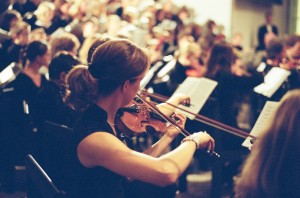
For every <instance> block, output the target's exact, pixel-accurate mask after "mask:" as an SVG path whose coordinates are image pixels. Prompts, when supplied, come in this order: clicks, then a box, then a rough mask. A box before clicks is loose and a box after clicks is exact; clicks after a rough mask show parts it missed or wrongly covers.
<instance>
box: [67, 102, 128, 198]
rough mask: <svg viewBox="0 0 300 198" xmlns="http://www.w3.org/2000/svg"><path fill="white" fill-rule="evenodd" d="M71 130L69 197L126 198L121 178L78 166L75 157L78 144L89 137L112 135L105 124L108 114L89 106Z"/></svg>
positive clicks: (106, 170) (108, 171)
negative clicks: (72, 137) (95, 133)
mask: <svg viewBox="0 0 300 198" xmlns="http://www.w3.org/2000/svg"><path fill="white" fill-rule="evenodd" d="M74 129H75V133H74V140H73V146H72V151H71V152H72V153H71V154H72V156H71V157H72V163H71V166H72V172H73V175H72V176H73V177H74V178H73V177H72V178H71V181H70V183H71V186H70V188H69V189H70V190H68V192H69V194H70V197H74V198H76V197H89V198H93V197H99V198H122V197H125V192H124V182H126V179H125V178H124V177H122V176H120V175H118V174H116V173H114V172H112V171H110V170H108V169H106V168H104V167H101V166H97V167H95V168H86V167H84V166H83V165H82V164H81V163H80V161H79V159H78V157H77V146H78V144H79V143H80V142H81V141H82V140H83V139H84V138H85V137H87V136H89V135H90V134H92V133H94V132H99V131H103V133H110V134H112V135H114V133H113V130H112V128H111V127H110V126H109V124H108V123H107V113H106V112H105V111H104V110H103V109H101V108H100V107H98V106H96V105H92V106H90V107H89V108H88V109H86V110H85V111H84V112H83V114H82V117H81V118H80V119H79V122H78V123H77V124H76V127H75V128H74ZM99 141H100V140H99ZM99 143H100V142H99ZM111 146H113V145H111ZM112 157H113V156H112Z"/></svg>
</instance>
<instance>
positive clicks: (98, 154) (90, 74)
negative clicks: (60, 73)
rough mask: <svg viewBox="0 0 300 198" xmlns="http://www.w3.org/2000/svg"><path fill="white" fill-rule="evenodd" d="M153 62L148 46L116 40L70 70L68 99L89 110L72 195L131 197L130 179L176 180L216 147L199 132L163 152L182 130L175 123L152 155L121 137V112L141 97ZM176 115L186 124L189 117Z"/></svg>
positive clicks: (80, 132)
mask: <svg viewBox="0 0 300 198" xmlns="http://www.w3.org/2000/svg"><path fill="white" fill-rule="evenodd" d="M148 67H149V57H148V55H147V54H146V53H145V51H144V50H143V49H141V48H139V47H138V46H136V45H134V44H133V43H131V42H130V41H128V40H112V41H108V42H106V43H104V44H103V45H101V46H99V47H98V48H97V49H96V50H95V52H94V54H93V57H92V62H91V65H90V66H89V67H88V68H87V67H85V66H79V67H75V68H74V69H73V70H71V72H70V73H69V75H68V77H67V87H68V98H67V102H69V103H70V104H71V105H72V106H73V107H76V108H81V109H84V110H83V113H82V118H81V120H80V121H79V122H78V123H77V126H76V127H75V137H74V145H73V151H72V152H73V162H72V165H73V168H72V171H73V173H74V174H73V175H72V176H74V178H73V179H72V181H71V183H72V185H71V186H72V187H73V188H72V187H71V188H70V189H69V193H70V196H71V197H113V198H118V197H125V193H126V192H125V189H124V183H125V182H126V181H127V180H128V178H130V179H135V180H140V181H143V182H148V183H151V184H155V185H158V186H166V185H169V184H172V183H174V182H176V180H177V179H178V177H179V176H180V175H181V174H182V173H183V171H184V170H185V169H186V168H187V167H188V165H189V163H190V162H191V160H192V158H193V154H194V152H195V151H196V149H197V148H200V149H202V150H204V149H208V150H211V151H212V150H213V149H214V140H213V139H212V138H211V136H209V135H208V134H206V133H203V132H198V133H194V134H192V135H191V136H190V137H188V138H186V139H185V141H183V142H182V144H180V145H179V146H178V147H177V148H176V149H174V150H173V151H171V152H169V153H167V154H165V155H162V156H160V155H161V153H162V151H163V150H164V149H165V148H166V147H167V146H168V145H169V144H170V143H171V141H172V140H173V139H174V138H175V136H176V135H177V134H178V133H179V132H178V131H177V130H175V127H173V126H170V127H168V128H167V131H166V133H165V135H164V136H163V137H162V138H161V139H160V140H159V141H158V142H157V143H155V144H154V145H153V146H152V147H151V148H149V149H148V150H147V151H146V152H145V153H147V154H144V153H139V152H136V151H133V150H131V149H129V148H128V147H127V146H126V145H125V144H124V143H123V142H121V141H120V140H119V139H118V134H117V132H116V131H117V130H116V125H115V123H114V121H115V116H116V114H117V111H118V109H120V108H122V107H124V106H126V105H127V104H129V103H130V102H131V101H132V99H133V98H134V97H135V96H136V94H137V91H138V89H139V85H140V81H141V79H142V78H143V77H144V75H145V74H146V72H147V70H148ZM176 118H177V119H178V120H179V122H178V123H179V126H184V124H185V118H184V117H183V116H181V115H177V116H176ZM158 156H160V157H158Z"/></svg>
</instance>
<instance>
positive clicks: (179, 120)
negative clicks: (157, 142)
mask: <svg viewBox="0 0 300 198" xmlns="http://www.w3.org/2000/svg"><path fill="white" fill-rule="evenodd" d="M171 117H172V119H174V120H176V124H177V125H178V126H179V127H181V128H184V125H185V122H186V117H185V116H184V115H183V114H180V113H174V114H173V115H172V116H171ZM179 133H180V130H179V129H178V127H176V126H174V125H172V124H171V125H170V126H168V128H167V131H166V135H167V136H168V137H170V138H172V139H174V138H175V137H176V136H177V135H178V134H179Z"/></svg>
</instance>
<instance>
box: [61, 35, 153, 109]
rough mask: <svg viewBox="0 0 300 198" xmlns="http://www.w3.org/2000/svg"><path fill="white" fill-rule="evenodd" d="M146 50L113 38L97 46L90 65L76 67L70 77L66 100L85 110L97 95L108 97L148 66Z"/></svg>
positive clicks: (127, 41)
mask: <svg viewBox="0 0 300 198" xmlns="http://www.w3.org/2000/svg"><path fill="white" fill-rule="evenodd" d="M149 65H150V60H149V56H148V55H147V54H146V52H145V51H144V50H143V49H142V48H140V47H138V46H136V45H135V44H133V43H132V42H130V41H129V40H125V39H118V40H111V41H107V42H105V43H104V44H102V45H100V46H99V47H97V49H96V50H95V52H94V53H93V56H92V61H91V65H90V66H89V67H75V68H74V69H72V70H71V71H70V73H69V74H68V76H67V82H66V84H67V89H68V90H67V97H66V101H67V102H68V103H69V104H70V105H71V106H72V107H73V108H75V109H81V110H82V109H84V108H86V107H87V106H89V105H90V104H91V103H92V102H94V101H95V100H97V97H98V96H100V95H101V96H107V95H109V94H111V93H112V92H113V91H114V90H116V89H117V87H119V86H121V85H122V84H123V83H124V82H125V81H126V80H132V81H135V80H136V77H138V76H139V75H140V74H142V73H143V72H144V71H146V70H147V69H148V67H149Z"/></svg>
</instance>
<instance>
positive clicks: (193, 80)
mask: <svg viewBox="0 0 300 198" xmlns="http://www.w3.org/2000/svg"><path fill="white" fill-rule="evenodd" d="M217 84H218V83H217V82H216V81H214V80H210V79H207V78H197V77H187V78H186V79H185V80H184V81H183V83H182V84H181V85H180V86H179V87H178V88H177V89H176V91H175V92H174V93H173V94H184V95H187V96H189V97H190V99H191V106H190V107H186V106H183V105H180V108H183V109H185V110H187V111H190V112H192V113H194V114H198V113H199V111H200V110H201V108H202V107H203V105H204V104H205V102H206V101H207V99H208V97H209V96H210V94H211V93H212V92H213V90H214V89H215V88H216V86H217ZM176 112H178V113H182V114H184V115H185V116H187V117H188V118H190V119H191V120H193V119H195V115H192V114H189V113H187V112H184V111H181V110H179V109H177V110H176Z"/></svg>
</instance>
